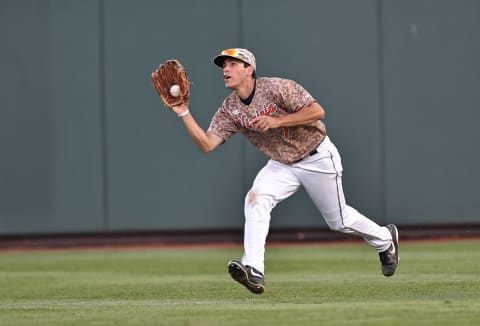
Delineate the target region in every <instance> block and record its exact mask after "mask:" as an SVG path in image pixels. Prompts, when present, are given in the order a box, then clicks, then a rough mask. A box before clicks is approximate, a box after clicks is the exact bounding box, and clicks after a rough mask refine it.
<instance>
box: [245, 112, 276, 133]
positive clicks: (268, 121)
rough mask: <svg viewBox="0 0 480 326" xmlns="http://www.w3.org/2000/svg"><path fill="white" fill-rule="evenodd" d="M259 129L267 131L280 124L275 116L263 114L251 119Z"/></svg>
mask: <svg viewBox="0 0 480 326" xmlns="http://www.w3.org/2000/svg"><path fill="white" fill-rule="evenodd" d="M250 122H251V123H252V124H253V125H254V126H255V128H256V129H257V130H258V131H262V132H265V131H267V130H269V129H275V128H278V124H277V121H276V119H275V118H273V117H269V116H266V115H261V116H258V117H255V118H253V119H252V120H251V121H250Z"/></svg>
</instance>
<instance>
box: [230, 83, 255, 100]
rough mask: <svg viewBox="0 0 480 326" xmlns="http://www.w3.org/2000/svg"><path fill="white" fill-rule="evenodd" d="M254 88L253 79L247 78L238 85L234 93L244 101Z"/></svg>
mask: <svg viewBox="0 0 480 326" xmlns="http://www.w3.org/2000/svg"><path fill="white" fill-rule="evenodd" d="M254 88H255V79H253V78H249V79H247V80H246V81H245V83H243V84H241V85H239V87H238V88H237V89H235V92H236V93H237V95H238V97H240V98H241V99H242V100H246V99H247V98H248V97H249V96H250V94H252V92H253V89H254Z"/></svg>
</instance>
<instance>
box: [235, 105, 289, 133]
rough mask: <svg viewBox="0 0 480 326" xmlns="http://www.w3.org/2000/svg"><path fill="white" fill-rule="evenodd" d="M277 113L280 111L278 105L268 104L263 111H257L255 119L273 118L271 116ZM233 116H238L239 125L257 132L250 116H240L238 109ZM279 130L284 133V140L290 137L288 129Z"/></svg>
mask: <svg viewBox="0 0 480 326" xmlns="http://www.w3.org/2000/svg"><path fill="white" fill-rule="evenodd" d="M277 111H278V106H277V104H275V103H268V104H265V105H264V106H263V108H262V109H259V110H256V111H255V117H259V116H262V115H265V116H271V115H274V113H275V112H277ZM232 114H233V115H234V116H236V117H235V121H236V122H237V123H238V124H240V125H242V126H244V127H245V128H248V129H252V130H256V128H255V126H254V125H253V124H252V122H251V119H250V118H249V116H248V115H247V114H245V113H243V114H240V110H238V109H235V110H233V111H232ZM277 130H279V131H281V132H282V133H283V137H284V138H288V136H289V129H288V127H280V128H277Z"/></svg>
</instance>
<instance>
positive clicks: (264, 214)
mask: <svg viewBox="0 0 480 326" xmlns="http://www.w3.org/2000/svg"><path fill="white" fill-rule="evenodd" d="M271 206H272V205H271V203H270V200H269V198H268V196H265V195H261V194H259V193H258V192H257V191H255V190H254V189H252V190H250V191H249V192H248V193H247V195H246V196H245V217H246V218H247V219H252V218H255V219H262V218H266V219H268V218H269V216H270V211H271V210H272V208H271Z"/></svg>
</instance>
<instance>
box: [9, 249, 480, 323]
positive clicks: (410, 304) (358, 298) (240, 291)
mask: <svg viewBox="0 0 480 326" xmlns="http://www.w3.org/2000/svg"><path fill="white" fill-rule="evenodd" d="M400 250H401V251H400V255H401V262H400V267H399V269H398V270H397V274H396V275H395V276H393V277H391V278H386V277H383V276H382V275H381V272H380V264H379V260H378V256H377V254H376V253H375V252H374V251H373V250H372V249H371V248H369V247H368V246H367V245H366V244H339V245H308V246H290V247H270V248H268V249H267V261H266V265H267V275H266V276H267V278H266V282H267V284H266V291H265V293H264V294H262V295H254V294H251V293H250V292H248V291H247V290H246V289H244V288H243V287H242V286H241V285H239V284H237V283H235V282H234V281H233V280H231V278H230V276H229V275H228V273H227V272H226V263H227V262H228V260H230V259H232V258H239V257H240V255H241V248H233V249H232V248H229V249H168V250H160V249H159V250H109V251H81V250H78V251H50V252H30V253H19V252H4V253H0V325H15V326H18V325H29V326H32V325H49V326H54V325H169V326H170V325H195V326H202V325H205V326H207V325H208V326H215V325H222V326H223V325H228V326H234V325H249V326H252V325H255V326H257V325H289V326H290V325H303V326H305V325H409V326H414V325H436V326H438V325H480V242H478V241H465V242H448V243H403V244H401V248H400Z"/></svg>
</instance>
